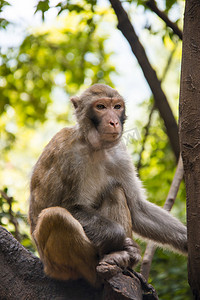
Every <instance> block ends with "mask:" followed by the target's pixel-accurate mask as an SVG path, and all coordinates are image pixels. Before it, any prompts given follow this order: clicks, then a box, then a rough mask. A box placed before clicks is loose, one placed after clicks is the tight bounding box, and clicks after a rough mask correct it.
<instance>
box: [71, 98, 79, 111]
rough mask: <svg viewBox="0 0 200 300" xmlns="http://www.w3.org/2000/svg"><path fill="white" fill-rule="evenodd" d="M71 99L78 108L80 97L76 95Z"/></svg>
mask: <svg viewBox="0 0 200 300" xmlns="http://www.w3.org/2000/svg"><path fill="white" fill-rule="evenodd" d="M70 100H71V102H72V103H73V106H74V108H75V109H77V107H78V106H79V101H80V98H79V97H78V96H74V97H72V98H70Z"/></svg>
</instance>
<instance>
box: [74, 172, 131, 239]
mask: <svg viewBox="0 0 200 300" xmlns="http://www.w3.org/2000/svg"><path fill="white" fill-rule="evenodd" d="M79 199H80V200H81V202H82V203H84V204H85V205H87V206H90V207H92V208H95V209H96V210H98V212H100V213H101V214H102V215H103V216H104V217H106V218H108V219H110V220H113V221H115V222H117V223H119V224H121V225H122V226H123V227H124V229H125V232H126V234H127V236H129V237H131V235H132V222H131V215H130V211H129V208H128V206H127V202H126V197H125V194H124V192H123V190H122V188H121V187H120V186H119V184H118V183H117V182H116V179H115V178H114V177H112V176H110V175H109V174H108V172H106V170H105V169H104V168H103V166H96V167H95V168H94V169H91V168H88V169H87V168H86V169H85V170H84V172H83V173H82V180H81V190H80V198H79Z"/></svg>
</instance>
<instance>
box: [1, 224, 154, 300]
mask: <svg viewBox="0 0 200 300" xmlns="http://www.w3.org/2000/svg"><path fill="white" fill-rule="evenodd" d="M108 267H109V266H108ZM110 268H112V266H110ZM0 274H1V284H0V299H3V300H22V299H26V300H29V299H30V300H38V299H45V300H58V299H65V300H78V299H80V300H112V299H118V300H142V299H146V300H157V299H158V298H157V295H156V292H155V290H154V289H153V287H152V286H151V285H148V284H147V282H146V281H145V279H144V278H143V277H142V275H141V274H138V273H136V272H132V271H129V270H124V271H123V272H122V271H120V272H119V273H117V274H116V275H114V276H113V277H111V278H110V279H105V284H104V286H102V288H101V289H94V288H93V287H91V286H90V285H89V284H88V283H87V282H85V281H84V280H81V279H80V280H75V281H72V280H68V281H59V280H53V279H51V278H48V277H47V276H46V275H45V274H44V272H43V266H42V263H41V261H40V260H39V258H37V257H35V256H34V255H33V254H32V253H31V252H30V251H28V250H27V249H25V248H24V247H23V246H22V245H21V244H20V243H19V242H18V241H17V240H16V239H15V238H14V237H13V236H12V235H11V234H10V233H9V232H8V231H7V230H6V229H5V228H3V227H2V226H0Z"/></svg>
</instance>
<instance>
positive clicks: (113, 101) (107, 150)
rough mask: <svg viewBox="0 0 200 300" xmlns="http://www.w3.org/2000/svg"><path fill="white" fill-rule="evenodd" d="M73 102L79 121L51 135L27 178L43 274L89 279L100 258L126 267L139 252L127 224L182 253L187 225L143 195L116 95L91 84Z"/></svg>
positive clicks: (92, 280)
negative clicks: (125, 140) (124, 136)
mask: <svg viewBox="0 0 200 300" xmlns="http://www.w3.org/2000/svg"><path fill="white" fill-rule="evenodd" d="M71 101H72V103H73V106H74V108H75V114H76V118H77V125H75V126H74V127H72V128H64V129H62V130H61V131H60V132H58V133H57V134H56V135H55V136H54V137H53V138H52V140H51V141H50V142H49V143H48V145H47V146H46V147H45V149H44V151H43V153H42V154H41V156H40V158H39V160H38V162H37V163H36V165H35V168H34V170H33V175H32V178H31V186H30V190H31V196H30V209H29V219H30V224H31V233H32V236H33V238H34V240H35V243H36V245H37V248H38V252H39V255H40V257H41V260H42V262H43V264H44V271H45V273H46V274H47V275H49V276H50V277H53V278H57V279H62V280H68V279H78V278H85V279H86V280H87V281H88V282H89V283H91V284H92V285H95V284H96V282H97V277H98V276H97V273H98V272H97V269H98V267H99V266H103V265H104V263H108V264H110V265H113V266H114V265H116V266H117V267H119V268H120V269H122V270H123V269H125V268H132V267H134V266H135V265H136V264H137V263H138V261H139V260H140V258H141V257H140V250H139V247H138V246H137V244H136V243H135V242H134V241H133V240H132V231H134V232H136V233H137V234H139V235H140V236H142V237H144V238H148V239H151V240H153V241H155V242H157V243H159V244H163V245H170V246H171V247H172V248H174V249H175V250H177V251H179V252H182V253H185V254H186V253H187V234H186V227H185V226H184V225H183V224H182V223H181V222H179V221H178V220H177V219H176V218H174V217H173V216H171V215H170V214H169V213H168V212H167V211H165V210H163V209H162V208H160V207H158V206H156V205H154V204H152V203H150V202H148V201H147V200H146V197H145V192H144V190H143V188H142V184H141V182H140V180H139V179H138V177H137V174H136V171H135V169H134V166H133V165H132V162H131V158H130V156H129V155H128V153H127V151H126V148H125V145H124V143H123V141H122V139H121V137H122V132H123V125H124V122H125V119H126V114H125V103H124V99H123V98H122V96H120V94H119V93H118V92H117V91H116V90H114V89H112V88H111V87H109V86H107V85H103V84H95V85H93V86H91V87H90V88H88V89H87V90H86V91H85V92H84V93H83V94H82V95H81V96H80V97H73V98H72V99H71Z"/></svg>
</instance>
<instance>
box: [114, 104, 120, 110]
mask: <svg viewBox="0 0 200 300" xmlns="http://www.w3.org/2000/svg"><path fill="white" fill-rule="evenodd" d="M121 107H122V106H121V105H120V104H116V105H115V106H114V109H120V108H121Z"/></svg>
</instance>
